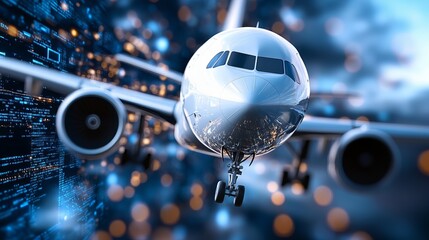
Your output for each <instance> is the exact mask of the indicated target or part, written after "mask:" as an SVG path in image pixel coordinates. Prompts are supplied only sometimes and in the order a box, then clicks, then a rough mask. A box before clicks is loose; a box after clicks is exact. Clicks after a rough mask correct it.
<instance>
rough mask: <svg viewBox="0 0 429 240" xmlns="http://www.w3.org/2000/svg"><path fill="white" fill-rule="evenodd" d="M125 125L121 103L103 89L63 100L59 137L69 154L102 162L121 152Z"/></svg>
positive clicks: (76, 93)
mask: <svg viewBox="0 0 429 240" xmlns="http://www.w3.org/2000/svg"><path fill="white" fill-rule="evenodd" d="M125 122H126V110H125V107H124V105H123V104H122V102H121V101H120V100H119V99H117V98H116V97H114V96H112V94H110V92H109V91H107V90H103V89H81V90H78V91H76V92H74V93H72V94H70V95H69V96H68V97H66V98H65V99H64V101H63V102H62V103H61V105H60V107H59V109H58V112H57V119H56V126H57V133H58V137H59V138H60V140H61V141H62V142H63V144H64V145H65V146H66V148H67V149H68V150H70V151H71V152H73V153H75V154H76V155H77V156H78V157H81V158H83V159H99V158H102V157H105V156H107V155H108V154H109V153H112V152H113V151H115V150H116V149H117V148H118V145H119V140H120V138H121V136H122V134H123V131H124V127H125Z"/></svg>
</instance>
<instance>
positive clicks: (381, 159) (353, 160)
mask: <svg viewBox="0 0 429 240" xmlns="http://www.w3.org/2000/svg"><path fill="white" fill-rule="evenodd" d="M396 149H397V147H396V144H395V143H394V141H393V140H392V138H391V137H390V136H389V135H387V134H386V133H384V132H381V131H378V130H374V129H368V128H366V127H361V128H356V129H353V130H350V131H348V132H347V133H345V134H344V135H343V136H342V137H341V138H340V139H339V140H338V141H336V142H335V143H334V145H333V146H332V148H331V151H330V153H329V164H328V170H329V173H330V174H331V176H332V177H333V178H334V179H336V180H337V181H338V182H340V184H342V185H344V186H346V187H349V188H352V189H357V190H362V189H369V188H372V187H374V186H377V185H379V184H380V183H381V182H383V181H384V180H385V179H386V178H388V177H389V176H390V175H392V172H393V169H394V168H395V165H397V163H398V161H399V160H398V158H399V154H398V153H397V150H396Z"/></svg>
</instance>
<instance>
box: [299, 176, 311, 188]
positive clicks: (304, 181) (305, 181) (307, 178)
mask: <svg viewBox="0 0 429 240" xmlns="http://www.w3.org/2000/svg"><path fill="white" fill-rule="evenodd" d="M309 183H310V175H309V174H305V175H304V177H303V178H302V180H301V184H302V186H303V187H304V190H307V189H308V185H309Z"/></svg>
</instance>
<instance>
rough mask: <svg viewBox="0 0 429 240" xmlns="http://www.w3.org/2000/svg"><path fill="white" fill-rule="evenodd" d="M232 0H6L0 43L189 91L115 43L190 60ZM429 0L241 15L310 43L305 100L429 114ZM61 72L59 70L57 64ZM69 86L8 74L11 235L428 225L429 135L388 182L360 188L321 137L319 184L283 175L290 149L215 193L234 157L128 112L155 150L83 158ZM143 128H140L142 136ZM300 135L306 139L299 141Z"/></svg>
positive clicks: (362, 115)
mask: <svg viewBox="0 0 429 240" xmlns="http://www.w3.org/2000/svg"><path fill="white" fill-rule="evenodd" d="M228 4H229V1H226V0H220V1H214V0H207V1H197V0H177V1H166V0H139V1H137V0H101V1H86V0H79V1H71V0H40V1H24V0H3V1H2V2H1V4H0V57H1V56H7V57H13V58H17V59H20V60H23V61H27V62H31V63H33V64H37V65H43V66H46V67H49V68H53V69H57V70H59V71H64V72H70V73H74V74H76V75H79V76H84V77H88V78H92V79H96V80H99V81H104V82H110V83H112V84H115V85H121V86H123V87H126V88H130V89H134V90H137V91H142V92H146V93H150V94H155V95H159V96H162V97H166V98H171V99H178V96H179V91H180V86H179V85H178V84H177V83H175V82H173V81H170V80H168V79H165V78H164V77H159V76H153V75H150V74H147V73H145V72H142V71H139V70H138V69H135V68H133V67H132V66H127V65H121V64H120V63H118V62H117V61H116V60H115V59H114V58H113V57H112V56H113V55H114V54H116V53H127V54H130V55H133V56H136V57H139V58H141V59H146V60H147V61H150V62H151V63H153V64H155V65H158V66H161V67H163V68H166V69H172V70H175V71H179V72H183V70H184V69H185V67H186V64H187V61H188V60H189V59H190V57H191V56H192V54H193V53H194V52H195V51H196V50H197V49H198V47H199V46H201V45H202V44H203V43H204V42H205V41H206V40H208V39H209V38H210V37H211V36H213V35H214V34H216V33H217V32H219V31H220V30H221V27H222V23H223V21H224V19H225V16H226V13H227V7H228ZM428 7H429V3H427V2H426V1H423V0H413V1H386V0H381V1H370V0H363V1H336V0H328V1H323V2H322V1H315V0H310V1H289V0H283V1H262V0H248V4H247V6H246V10H245V18H244V26H256V25H257V23H258V22H259V26H260V27H261V28H265V29H269V30H272V31H274V32H276V33H277V34H279V35H281V36H283V37H284V38H286V39H287V40H288V41H290V42H291V43H292V44H293V45H294V46H295V47H296V48H297V49H298V51H299V52H300V54H301V56H302V58H303V60H304V62H305V64H306V66H307V70H308V72H309V75H310V83H311V87H312V92H315V93H316V92H317V93H336V94H343V93H353V94H355V95H357V96H359V97H358V98H336V97H329V96H327V97H321V98H314V99H311V101H310V105H309V110H308V114H310V115H317V116H324V117H332V118H349V119H359V120H364V121H365V120H369V121H376V122H389V123H391V122H394V123H404V124H417V125H424V126H428V125H429V122H428V121H429V107H428V106H427V102H428V101H429V81H428V79H427V76H428V75H429V68H428V67H427V64H428V62H429V61H428V60H429V59H428V57H427V56H428V55H429V48H428V47H427V42H429V30H428V28H427V26H426V23H427V22H429V15H428V14H427V13H426V9H428ZM59 81H61V79H59ZM63 98H64V96H60V95H58V94H56V93H54V92H51V91H50V90H49V89H44V90H43V93H42V96H37V97H36V96H29V95H27V94H25V92H24V91H23V84H22V83H20V82H18V81H15V80H14V79H12V78H10V77H9V76H6V75H1V78H0V103H1V104H0V164H1V165H0V238H1V239H51V238H52V239H201V238H206V239H275V238H292V239H353V240H356V239H361V240H369V239H427V238H429V230H428V227H429V225H428V223H429V207H428V205H427V203H428V202H429V188H428V183H429V143H428V142H419V141H405V140H397V141H396V143H397V146H398V152H399V155H400V159H399V161H398V163H397V164H395V167H394V169H393V171H392V173H391V174H390V175H389V177H388V178H387V179H385V181H384V182H383V183H382V184H381V185H380V186H378V187H376V188H368V189H361V190H356V189H350V188H347V187H345V186H343V185H341V184H340V183H338V182H336V181H335V180H334V179H333V178H332V177H331V176H330V175H329V174H328V172H327V159H328V154H329V150H330V147H331V145H332V140H328V141H327V140H323V139H322V140H315V141H314V144H312V145H311V148H310V152H309V157H308V163H307V164H305V165H304V166H303V169H301V170H302V171H308V172H310V173H311V176H312V179H311V182H310V187H309V189H308V190H307V191H306V192H304V191H303V189H302V186H300V185H299V184H295V185H292V186H291V187H285V188H282V187H281V186H279V183H280V179H281V172H282V169H283V168H284V167H285V166H288V165H290V164H291V163H292V161H293V160H294V159H293V155H292V154H291V153H290V152H288V151H287V148H286V147H285V148H279V149H277V150H275V151H274V152H272V153H270V154H268V155H265V156H262V157H260V158H257V159H256V160H255V162H254V164H253V165H252V166H251V167H247V165H246V164H245V165H246V166H245V169H244V175H243V176H242V177H240V179H239V183H240V184H244V185H246V187H247V189H246V196H245V199H244V203H243V206H242V207H241V208H236V207H234V206H233V204H232V201H230V200H231V199H228V198H227V199H226V201H225V203H224V204H216V203H214V201H213V196H214V190H215V185H216V183H217V181H218V180H219V179H223V180H226V177H227V176H226V164H224V163H223V162H222V160H221V159H218V158H213V157H208V156H205V155H201V154H198V153H193V152H190V151H188V150H186V149H184V148H182V147H180V146H179V145H177V143H176V142H175V140H174V136H173V126H171V125H169V124H168V123H165V122H162V121H159V120H157V119H154V118H152V117H149V116H139V115H136V114H133V113H129V115H128V123H127V125H126V135H127V136H126V137H124V138H123V139H122V140H121V143H122V144H123V145H124V146H126V144H127V143H129V142H130V141H133V136H134V135H133V132H134V131H136V130H137V129H138V126H137V125H139V122H140V121H142V124H143V126H144V129H143V133H144V138H143V140H142V142H141V143H140V145H141V146H142V148H143V151H144V153H145V154H146V155H145V156H143V157H142V158H145V157H148V156H150V157H151V158H152V159H153V164H152V166H151V167H150V169H149V170H144V167H143V164H142V162H143V159H126V158H123V153H124V151H125V147H124V146H123V147H121V148H120V149H119V151H118V152H117V153H115V154H113V155H112V156H110V157H108V158H106V159H101V160H96V161H83V160H80V159H77V158H76V157H74V156H72V155H70V154H69V153H67V151H66V150H65V149H64V147H63V146H62V145H61V143H60V142H59V140H58V138H57V135H56V132H55V125H54V123H55V113H56V110H57V108H58V106H59V104H60V103H61V101H62V99H63ZM134 141H135V139H134ZM291 144H292V146H295V147H299V146H300V144H301V143H300V142H299V141H297V140H294V139H292V140H291Z"/></svg>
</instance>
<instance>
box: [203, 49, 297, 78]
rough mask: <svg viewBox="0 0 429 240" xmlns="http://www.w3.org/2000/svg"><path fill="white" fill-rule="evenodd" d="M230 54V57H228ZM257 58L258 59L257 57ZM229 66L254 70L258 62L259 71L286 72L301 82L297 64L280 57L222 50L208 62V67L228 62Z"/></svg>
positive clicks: (257, 68)
mask: <svg viewBox="0 0 429 240" xmlns="http://www.w3.org/2000/svg"><path fill="white" fill-rule="evenodd" d="M228 56H229V59H228ZM256 58H257V59H256ZM227 60H228V66H231V67H236V68H242V69H247V70H254V69H255V63H256V70H257V71H259V72H266V73H274V74H286V75H287V76H289V77H290V78H291V79H292V80H293V81H294V82H296V83H298V84H301V81H300V79H299V75H298V71H297V70H296V68H295V66H294V65H293V64H292V63H290V62H289V61H287V60H282V59H278V58H269V57H261V56H258V57H256V56H253V55H250V54H245V53H240V52H231V54H230V52H229V51H222V52H218V53H217V54H216V55H215V56H214V57H213V58H212V59H211V60H210V62H209V63H208V64H207V68H216V67H219V66H223V65H225V64H226V63H227Z"/></svg>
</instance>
